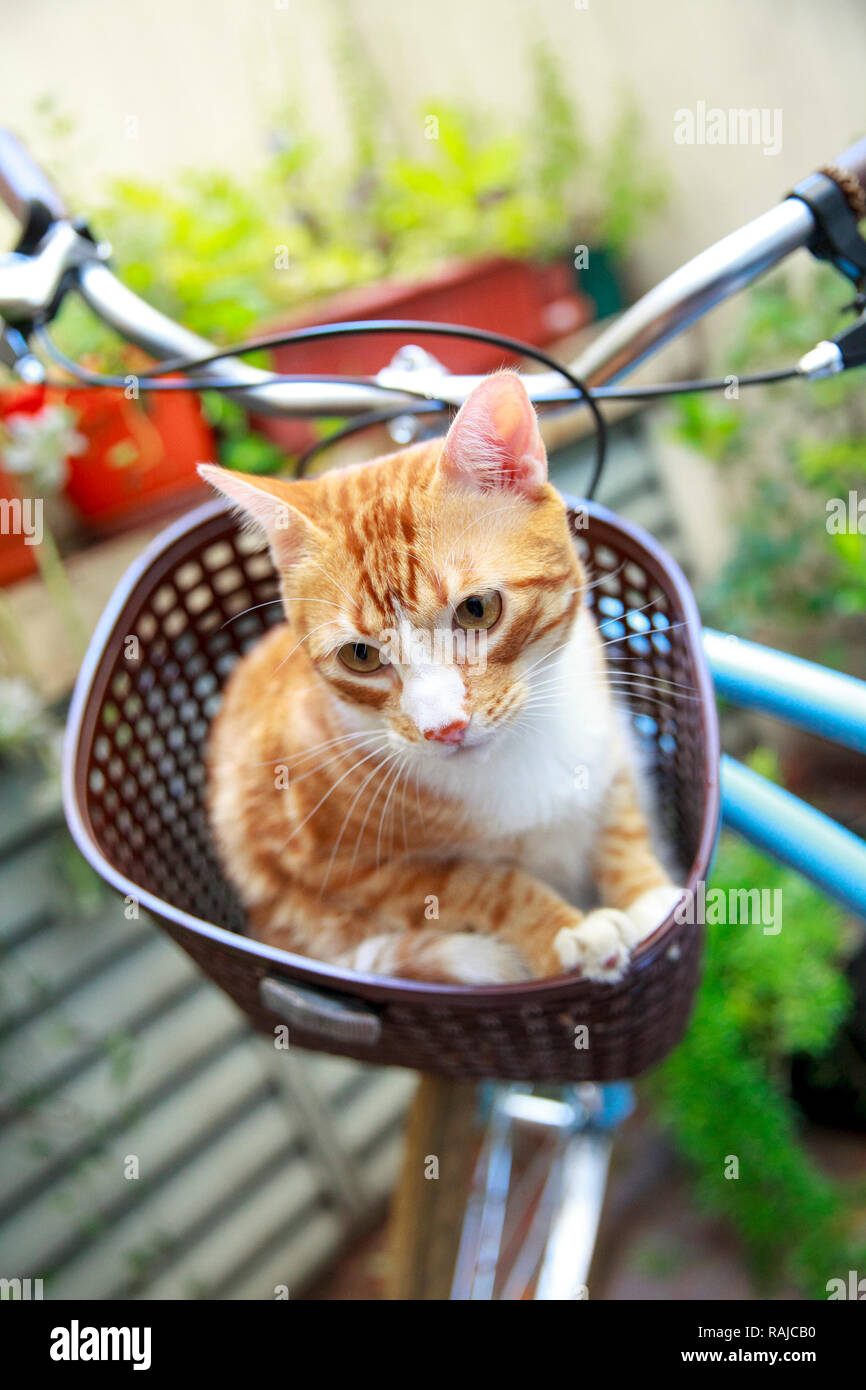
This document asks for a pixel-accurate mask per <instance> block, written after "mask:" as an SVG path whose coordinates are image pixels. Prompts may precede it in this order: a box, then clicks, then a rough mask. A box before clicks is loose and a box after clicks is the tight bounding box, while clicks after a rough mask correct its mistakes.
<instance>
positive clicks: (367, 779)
mask: <svg viewBox="0 0 866 1390" xmlns="http://www.w3.org/2000/svg"><path fill="white" fill-rule="evenodd" d="M386 738H387V735H386ZM378 771H379V769H378V767H374V768H373V771H372V772H370V773H369V774H368V775H367V776H366V777H365V778H364V781H363V782H362V783H361V785H360V787H359V788H358V790H357V791H356V792H355V795H354V796H353V797H352V800H351V803H350V805H349V809H348V811H347V812H346V814H345V816H344V817H343V822H342V825H341V826H340V833H339V835H338V836H337V838H336V839H335V841H334V847H333V849H332V850H331V855H330V858H329V859H328V867H327V869H326V870H325V877H324V878H323V879H322V886H321V888H320V889H319V896H320V897H321V895H322V894H323V893H324V891H325V888H326V886H327V883H328V880H329V878H330V877H331V870H332V869H333V867H334V860H335V859H336V857H337V854H338V852H339V849H340V845H341V843H342V840H343V836H344V834H345V833H346V829H347V827H348V825H349V822H350V820H351V819H352V814H353V812H354V810H355V807H356V806H357V804H358V801H359V799H360V797H361V795H362V793H363V791H364V788H365V787H366V786H367V785H368V783H369V782H371V781H372V779H373V778H374V777H375V775H376V773H377V772H378ZM354 863H355V861H354V859H353V860H352V864H353V866H354Z"/></svg>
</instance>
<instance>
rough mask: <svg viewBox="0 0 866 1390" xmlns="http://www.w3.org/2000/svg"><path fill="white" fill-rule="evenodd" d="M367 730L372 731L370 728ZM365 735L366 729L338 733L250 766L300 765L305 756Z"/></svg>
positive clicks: (309, 756) (310, 755) (308, 756)
mask: <svg viewBox="0 0 866 1390" xmlns="http://www.w3.org/2000/svg"><path fill="white" fill-rule="evenodd" d="M369 732H374V731H373V730H370V731H369ZM366 737H367V731H362V732H360V733H349V734H340V735H339V736H338V737H337V738H326V739H324V740H323V741H322V742H321V743H314V744H313V746H312V748H307V749H306V750H305V751H304V752H303V753H286V754H284V755H283V756H282V757H277V758H265V759H264V761H262V762H258V763H250V767H273V766H274V765H275V764H276V763H293V762H296V763H297V764H298V765H299V766H300V764H301V763H303V762H305V761H306V760H307V758H311V757H312V756H313V754H314V753H319V752H321V750H322V749H323V748H330V747H332V746H334V745H335V744H338V743H347V742H349V741H350V740H353V739H361V738H366Z"/></svg>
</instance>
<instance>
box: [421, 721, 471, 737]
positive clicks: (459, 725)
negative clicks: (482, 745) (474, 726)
mask: <svg viewBox="0 0 866 1390" xmlns="http://www.w3.org/2000/svg"><path fill="white" fill-rule="evenodd" d="M468 728H469V720H468V719H455V720H453V721H452V723H450V724H446V725H444V727H443V728H441V729H428V730H427V732H426V733H425V735H424V737H425V738H431V739H435V740H436V742H437V743H462V742H463V737H464V735H465V733H466V730H467V729H468Z"/></svg>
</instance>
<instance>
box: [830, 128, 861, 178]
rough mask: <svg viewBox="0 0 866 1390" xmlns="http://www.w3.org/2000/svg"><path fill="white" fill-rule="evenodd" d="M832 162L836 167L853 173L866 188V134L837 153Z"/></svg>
mask: <svg viewBox="0 0 866 1390" xmlns="http://www.w3.org/2000/svg"><path fill="white" fill-rule="evenodd" d="M833 164H834V166H835V167H836V168H837V169H846V170H847V171H848V172H849V173H851V174H854V175H855V177H856V178H858V179H859V180H860V182H861V183H862V185H863V187H864V189H866V136H864V138H863V139H862V140H858V141H857V142H856V144H853V145H849V146H848V149H847V150H843V151H842V153H841V154H840V155H837V157H836V158H835V159H834V160H833Z"/></svg>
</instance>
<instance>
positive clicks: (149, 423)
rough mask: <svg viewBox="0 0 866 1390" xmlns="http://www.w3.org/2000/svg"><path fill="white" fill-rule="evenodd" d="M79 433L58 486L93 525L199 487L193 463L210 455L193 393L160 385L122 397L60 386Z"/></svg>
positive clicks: (140, 513) (128, 519)
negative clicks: (80, 445) (82, 442)
mask: <svg viewBox="0 0 866 1390" xmlns="http://www.w3.org/2000/svg"><path fill="white" fill-rule="evenodd" d="M58 398H59V399H60V400H62V401H64V403H65V404H67V405H68V406H70V407H71V408H72V410H73V411H74V412H75V415H76V417H77V426H76V427H77V429H78V431H79V433H80V434H82V435H83V436H84V438H85V439H86V441H87V447H86V449H85V450H84V452H83V453H81V454H79V455H77V456H76V457H75V458H72V459H70V460H69V477H68V480H67V484H66V488H65V493H66V496H67V497H68V499H69V501H70V502H71V503H72V504H73V506H74V507H75V508H76V510H77V511H78V513H79V514H80V515H81V516H82V517H83V518H84V519H85V520H86V521H87V522H88V523H89V524H91V525H92V526H94V527H97V528H98V529H105V530H117V529H120V528H121V527H123V526H127V525H131V524H133V523H134V522H138V521H141V520H143V519H144V518H145V517H149V516H155V515H158V514H159V513H160V512H161V511H165V510H168V509H169V508H170V507H172V506H174V505H175V504H177V503H178V502H179V501H182V500H183V499H184V498H185V497H190V496H194V495H195V494H198V493H204V491H205V489H204V485H203V484H202V482H201V480H200V479H199V477H198V475H197V473H196V465H197V464H199V463H203V462H206V461H208V460H213V459H214V458H215V456H216V455H215V444H214V440H213V435H212V434H211V431H210V429H209V428H208V426H207V424H206V423H205V421H204V418H203V417H202V413H201V410H200V407H199V403H198V399H197V398H196V397H195V396H194V395H193V394H191V393H190V394H187V393H186V392H164V393H161V394H157V393H155V394H153V395H145V394H143V395H142V396H141V398H140V399H139V400H127V399H126V397H125V396H124V394H123V392H122V391H111V390H106V389H104V388H101V387H94V388H93V389H92V390H86V391H67V392H62V393H60V395H59V397H58Z"/></svg>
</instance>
